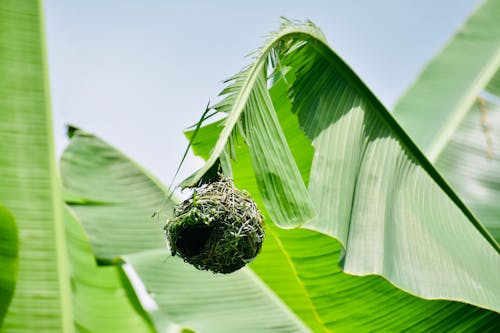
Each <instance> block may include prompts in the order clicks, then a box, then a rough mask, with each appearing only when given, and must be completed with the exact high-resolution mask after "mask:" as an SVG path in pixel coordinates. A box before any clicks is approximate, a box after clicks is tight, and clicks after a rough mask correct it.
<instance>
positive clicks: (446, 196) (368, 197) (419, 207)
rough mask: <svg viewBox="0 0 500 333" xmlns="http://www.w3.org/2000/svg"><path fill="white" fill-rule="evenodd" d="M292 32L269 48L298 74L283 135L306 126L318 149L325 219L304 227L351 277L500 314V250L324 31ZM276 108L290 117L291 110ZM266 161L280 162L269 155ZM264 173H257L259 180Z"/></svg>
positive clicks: (316, 197) (314, 182)
mask: <svg viewBox="0 0 500 333" xmlns="http://www.w3.org/2000/svg"><path fill="white" fill-rule="evenodd" d="M308 26H310V25H308ZM290 27H292V28H293V27H295V24H293V23H290V22H286V23H285V28H284V31H286V32H287V34H281V33H280V34H278V36H279V37H278V39H273V40H271V42H270V43H271V44H270V45H269V44H268V45H266V46H265V47H264V50H270V49H273V46H276V48H275V52H276V53H277V54H278V55H279V61H275V62H274V63H280V64H282V65H283V66H286V67H288V68H289V70H291V71H293V72H294V74H295V77H296V79H295V80H294V81H293V82H289V85H290V88H289V95H290V103H291V109H292V112H293V113H295V114H296V115H297V120H296V121H295V123H296V126H290V124H286V125H282V128H287V129H288V130H289V133H288V135H287V134H285V135H286V136H287V137H294V136H300V135H301V134H300V133H301V131H300V129H302V131H303V132H304V133H305V134H306V136H307V137H308V138H309V140H310V142H312V145H313V147H314V149H315V152H314V157H313V159H312V161H311V160H309V163H310V164H311V165H312V166H311V169H310V170H311V171H310V177H309V184H308V187H309V193H310V196H311V198H312V201H313V202H314V204H315V206H316V210H317V213H318V218H317V219H316V220H314V221H313V222H311V223H309V224H307V225H306V227H307V228H310V229H313V230H317V231H320V232H322V233H325V234H327V235H330V236H333V237H335V238H337V239H339V240H340V241H341V243H342V244H343V245H344V247H345V255H344V256H343V258H342V261H341V264H342V266H343V269H344V270H345V271H346V272H348V273H351V274H356V275H366V274H379V275H382V276H384V277H385V278H387V279H388V280H389V281H391V282H392V283H394V284H395V285H396V286H398V287H400V288H402V289H403V290H406V291H408V292H410V293H413V294H415V295H418V296H420V297H424V298H428V299H450V300H457V301H464V302H469V303H471V304H475V305H478V306H481V307H485V308H488V309H494V310H500V282H499V280H498V279H496V276H498V273H499V271H498V267H500V256H499V253H498V252H499V248H498V244H497V243H496V242H495V240H494V239H493V238H492V237H491V236H490V235H489V234H488V233H487V231H486V230H485V229H484V227H483V226H482V225H481V224H480V223H479V222H478V221H477V219H476V218H475V217H474V216H473V214H472V213H471V212H470V211H469V210H468V209H467V207H466V206H465V205H464V204H463V202H462V201H461V200H460V198H459V197H458V196H457V195H456V194H455V192H453V190H452V189H451V188H450V187H449V186H448V185H447V183H446V182H445V181H444V180H443V179H442V177H441V176H440V175H439V174H438V173H437V171H436V170H435V169H434V168H433V166H432V165H431V164H430V163H429V161H428V160H427V159H426V158H425V157H424V156H423V154H422V153H421V152H420V151H419V150H418V148H417V147H416V146H415V144H414V143H413V142H412V141H411V140H410V138H409V137H408V136H407V135H406V134H405V133H404V131H403V130H402V129H401V128H400V127H399V125H398V124H397V123H396V122H395V121H394V119H393V118H392V117H391V115H390V114H389V113H388V111H387V110H386V109H385V108H384V107H383V105H382V104H381V103H380V102H379V101H378V100H377V99H376V97H375V96H373V94H372V93H371V92H370V91H369V90H368V88H366V86H365V85H364V84H363V83H362V82H361V81H360V79H359V78H358V77H357V76H356V75H355V74H354V72H352V70H351V69H350V68H349V67H348V66H347V65H346V64H345V63H344V62H343V61H342V60H341V59H340V58H339V57H338V56H337V55H336V54H335V53H333V51H331V49H330V48H329V47H328V46H327V45H326V44H325V43H324V42H323V41H322V40H320V39H318V38H317V37H316V36H317V35H319V34H307V33H304V32H303V31H304V29H301V28H300V27H298V28H296V33H293V32H292V31H293V29H292V28H290ZM283 45H285V46H286V47H283ZM278 46H279V48H278ZM262 59H266V57H265V56H263V55H261V56H260V58H258V59H257V60H256V61H263V60H262ZM253 66H256V65H255V64H254V65H253ZM236 88H237V87H236ZM231 89H233V88H231ZM248 89H251V88H249V87H246V86H244V87H241V90H248ZM282 98H283V97H280V99H282ZM290 103H288V104H290ZM274 107H275V109H276V111H277V112H278V114H280V113H283V112H290V111H289V110H287V104H286V103H283V104H275V105H274ZM234 110H236V109H234ZM251 111H252V112H256V113H260V112H262V113H264V112H267V110H261V109H253V110H251ZM232 115H233V113H230V115H229V116H228V117H231V116H232ZM239 121H242V122H244V121H245V117H242V118H241V119H240V120H239ZM236 122H237V121H236ZM225 125H226V126H227V122H226V123H225ZM241 126H244V125H241ZM299 126H300V129H299ZM226 128H227V127H225V128H224V129H223V130H222V132H221V133H225V131H226ZM247 131H248V130H247ZM221 138H222V139H224V138H225V137H224V136H223V135H222V134H221V135H220V137H219V141H218V142H217V144H216V147H217V146H218V145H221V144H222V143H221V141H220V140H221ZM268 146H272V145H268ZM307 146H308V145H307V144H304V145H303V146H302V147H307ZM249 149H250V151H251V150H252V149H253V147H252V145H251V144H250V145H249ZM259 154H263V155H267V158H273V157H274V156H273V154H272V150H271V149H267V151H264V152H260V153H259ZM210 156H211V157H210V158H209V159H208V163H210V161H211V160H212V159H214V157H213V156H214V153H212V154H211V155H210ZM259 157H260V155H259ZM236 160H237V161H238V157H236ZM279 162H283V163H285V162H286V161H281V160H279V159H278V158H277V161H276V163H279ZM240 163H241V162H240ZM302 163H304V162H303V161H302ZM205 168H206V167H205ZM205 168H202V169H201V171H203V170H204V169H205ZM262 172H265V170H259V169H258V168H255V173H256V178H258V177H259V175H258V174H259V173H262ZM235 178H237V176H235ZM259 191H262V190H261V189H259ZM254 195H257V194H256V193H254ZM264 206H265V207H266V209H267V210H268V211H272V209H273V208H274V207H275V205H270V204H268V203H266V202H265V201H264ZM290 208H291V209H293V208H294V207H293V206H291V205H290ZM271 218H272V216H271ZM422 244H425V246H422ZM463 244H467V247H465V246H463ZM457 276H460V279H457V278H456V277H457Z"/></svg>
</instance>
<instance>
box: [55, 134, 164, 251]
mask: <svg viewBox="0 0 500 333" xmlns="http://www.w3.org/2000/svg"><path fill="white" fill-rule="evenodd" d="M61 177H62V181H63V187H64V191H65V196H66V203H67V204H68V205H69V206H70V207H71V210H72V211H73V212H74V213H75V214H76V215H77V216H78V219H79V220H80V221H84V223H83V226H84V228H85V230H86V232H87V233H88V235H89V239H90V243H91V244H92V249H93V251H94V253H95V255H96V256H97V257H98V258H99V259H101V260H112V259H114V258H116V257H118V256H120V255H124V254H128V253H134V252H137V251H142V250H147V249H157V248H161V247H165V239H164V237H163V234H164V232H163V230H162V228H163V225H162V224H164V222H161V223H160V222H159V221H158V220H157V219H153V218H152V217H151V216H152V214H153V213H154V212H155V211H156V210H158V209H159V208H160V206H161V205H162V201H163V199H164V196H165V190H164V188H163V185H161V184H160V183H159V182H158V181H157V180H156V179H154V178H153V177H151V176H148V174H147V172H146V171H145V170H144V169H142V168H141V167H140V166H139V165H137V164H136V163H135V162H133V161H132V160H130V159H128V158H124V156H123V154H122V153H120V152H119V151H117V150H116V149H114V148H112V147H110V146H109V145H108V144H106V143H105V142H103V141H102V140H100V139H98V138H96V137H95V136H93V135H90V134H86V133H83V132H82V131H76V132H75V133H74V135H73V137H72V139H71V142H70V144H69V145H68V147H67V148H66V150H65V151H64V154H63V156H62V158H61ZM173 204H174V200H173V199H170V200H168V202H166V203H165V207H164V209H165V211H170V210H171V208H172V205H173Z"/></svg>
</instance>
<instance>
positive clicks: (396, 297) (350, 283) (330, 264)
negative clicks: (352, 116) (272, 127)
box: [188, 86, 500, 332]
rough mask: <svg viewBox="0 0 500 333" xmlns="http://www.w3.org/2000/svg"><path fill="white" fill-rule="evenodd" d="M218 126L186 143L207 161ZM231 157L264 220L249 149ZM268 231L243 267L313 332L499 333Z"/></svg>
mask: <svg viewBox="0 0 500 333" xmlns="http://www.w3.org/2000/svg"><path fill="white" fill-rule="evenodd" d="M276 87H277V86H275V88H276ZM272 90H273V89H272ZM274 93H275V94H272V96H273V100H279V99H280V96H279V94H278V95H277V93H279V89H274ZM274 97H276V99H275V98H274ZM279 116H280V123H281V124H282V127H283V128H292V127H293V126H291V125H292V124H293V123H294V122H297V120H296V119H295V120H294V117H293V114H292V113H291V112H283V113H280V114H279ZM218 125H219V124H217V123H214V124H210V125H207V126H205V127H203V128H201V129H200V132H199V135H197V138H196V139H195V140H194V141H193V150H194V152H195V153H196V154H197V155H199V156H201V157H203V158H207V157H208V156H209V153H210V149H211V148H212V147H213V144H214V143H215V140H216V139H217V137H218V135H217V134H218V133H219V132H220V126H218ZM191 134H192V133H188V137H190V135H191ZM294 139H295V140H296V142H295V143H296V144H298V143H299V142H300V141H301V140H303V138H302V139H300V138H298V137H297V136H295V137H294ZM235 154H236V160H235V161H233V163H232V168H233V170H232V171H233V174H234V177H235V180H236V185H237V186H238V187H239V188H242V189H245V190H247V191H249V193H250V194H251V195H252V197H253V198H254V199H255V200H256V201H257V204H258V206H259V207H260V208H261V210H263V213H264V214H265V215H267V214H266V210H265V209H264V208H263V207H264V205H263V204H262V201H261V199H260V196H259V190H258V185H257V182H256V180H255V176H254V171H253V170H252V169H251V168H248V165H249V163H251V159H250V156H249V152H248V148H246V147H245V146H243V145H241V146H239V147H238V148H237V149H236V151H235ZM296 156H297V157H299V156H302V157H305V156H306V155H299V154H298V153H297V155H296ZM266 217H267V216H266ZM267 226H268V228H267V230H266V233H267V238H266V241H265V242H264V247H263V251H262V253H261V254H260V256H259V257H257V259H256V260H255V261H254V262H253V263H252V264H251V265H250V268H252V270H254V271H255V272H256V273H257V275H258V276H259V277H260V278H261V279H263V281H264V282H265V283H267V285H268V286H269V287H270V288H271V289H272V290H273V291H274V292H275V293H276V294H277V295H278V296H279V297H280V298H281V299H282V300H283V301H284V302H286V303H287V305H288V306H289V307H290V308H291V309H292V310H294V311H295V312H296V313H297V314H298V315H300V316H301V318H302V320H303V321H304V322H306V323H307V325H308V326H309V327H310V328H311V330H312V331H314V332H337V331H338V332H343V331H348V332H349V331H356V332H374V331H379V332H401V331H405V330H410V331H412V330H413V331H417V332H447V331H477V332H481V331H491V332H494V331H495V330H497V329H499V328H500V321H499V318H500V316H499V315H498V314H497V313H495V312H492V311H487V310H484V309H479V308H476V307H474V306H471V305H468V304H463V303H458V302H451V301H437V300H434V301H430V300H424V299H422V298H419V297H415V296H411V295H409V294H407V293H406V292H404V291H402V290H400V289H398V288H396V287H394V286H393V285H391V284H390V283H389V282H387V281H386V280H385V279H383V278H381V277H379V276H365V277H359V276H352V275H349V274H346V273H344V272H343V271H342V270H341V269H340V267H339V266H338V265H337V264H336V263H337V261H338V259H339V256H341V255H342V252H343V248H342V245H341V244H340V243H339V242H338V241H336V240H335V239H333V238H331V237H329V236H326V235H324V234H320V233H317V232H314V231H309V230H304V229H294V230H283V229H280V228H277V227H275V226H273V225H272V224H271V223H267Z"/></svg>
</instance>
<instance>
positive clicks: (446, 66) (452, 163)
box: [394, 1, 500, 242]
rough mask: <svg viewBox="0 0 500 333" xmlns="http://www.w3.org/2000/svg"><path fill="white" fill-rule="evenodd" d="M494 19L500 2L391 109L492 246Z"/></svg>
mask: <svg viewBox="0 0 500 333" xmlns="http://www.w3.org/2000/svg"><path fill="white" fill-rule="evenodd" d="M499 15H500V3H499V2H498V1H485V2H484V4H483V5H482V6H481V7H479V8H478V10H477V11H476V12H475V13H473V14H472V16H471V17H470V18H469V19H468V20H467V22H466V23H465V24H464V26H463V27H462V28H460V29H459V30H458V32H457V33H456V34H455V36H453V38H452V39H451V40H450V42H449V43H448V45H446V47H445V48H444V49H443V50H442V51H441V52H440V53H439V54H438V55H437V56H436V57H435V58H433V59H432V61H431V62H430V63H429V64H428V65H427V67H426V68H425V69H424V71H423V72H422V73H421V75H420V76H419V77H418V78H417V80H416V81H415V83H414V84H413V85H412V87H411V88H410V89H409V90H408V91H407V92H406V93H405V95H403V97H402V98H401V99H400V100H399V102H398V103H397V104H396V106H395V108H394V116H395V117H396V118H397V119H398V121H400V123H401V124H402V126H403V127H404V128H405V130H407V131H408V132H409V134H410V135H411V137H412V139H413V140H415V142H416V143H417V144H419V146H420V148H421V149H422V150H423V151H424V152H425V153H426V155H427V157H428V158H429V159H430V160H431V162H434V163H436V167H437V169H438V170H439V171H440V172H441V173H442V174H443V176H444V177H445V178H446V179H447V180H448V181H449V183H450V184H451V185H452V186H453V188H454V189H455V190H456V191H457V193H458V194H459V195H460V197H461V198H462V200H464V202H465V203H466V204H467V205H468V206H469V207H470V208H471V210H472V211H473V212H474V214H475V215H476V216H477V217H478V219H479V221H481V223H482V224H483V225H484V226H485V227H486V228H487V229H488V230H489V232H490V233H492V235H493V237H495V238H496V240H497V242H499V241H500V231H499V230H500V205H499V204H498V203H499V202H500V181H499V180H498V177H497V175H498V174H499V173H500V162H499V160H498V155H499V152H498V150H497V147H498V142H500V132H499V130H498V125H497V124H498V123H499V122H498V121H499V119H498V106H497V105H498V100H499V98H500V74H499V73H500V70H499V68H500V51H499V50H500V20H498V16H499ZM482 90H485V91H486V92H487V93H486V94H480V93H481V91H482ZM479 96H481V97H479Z"/></svg>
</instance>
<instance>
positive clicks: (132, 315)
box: [64, 209, 154, 333]
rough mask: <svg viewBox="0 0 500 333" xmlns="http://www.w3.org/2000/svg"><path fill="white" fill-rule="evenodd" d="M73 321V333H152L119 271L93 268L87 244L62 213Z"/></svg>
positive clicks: (79, 228) (76, 226) (71, 217)
mask: <svg viewBox="0 0 500 333" xmlns="http://www.w3.org/2000/svg"><path fill="white" fill-rule="evenodd" d="M64 219H65V225H66V236H67V239H68V252H69V258H70V274H71V291H72V300H73V302H72V303H73V320H74V325H75V331H76V332H107V333H113V332H137V333H139V332H154V330H153V327H152V325H151V323H150V321H149V318H148V316H147V315H146V313H145V312H144V310H143V309H142V307H141V306H140V305H139V303H138V301H137V300H136V299H135V297H136V296H135V294H134V293H133V291H132V290H131V289H130V286H129V284H124V283H123V281H122V280H123V278H122V277H121V276H120V274H121V271H120V268H119V267H117V266H115V265H109V266H97V263H96V260H95V257H94V254H93V253H92V249H91V248H90V244H89V240H88V238H87V237H86V235H85V231H84V230H83V227H82V226H81V225H80V224H79V223H78V221H77V220H76V218H75V216H74V215H73V214H72V213H71V212H70V211H69V210H68V209H66V211H65V215H64Z"/></svg>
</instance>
